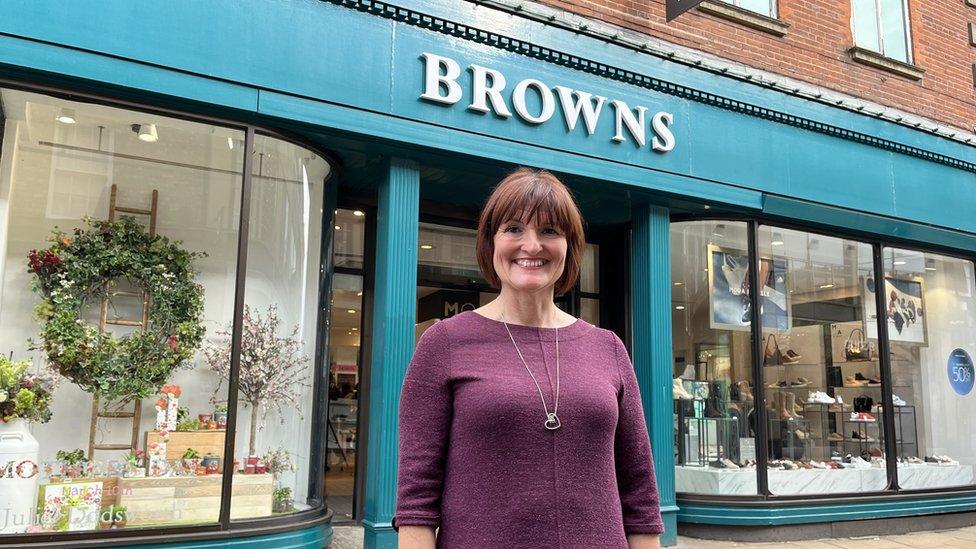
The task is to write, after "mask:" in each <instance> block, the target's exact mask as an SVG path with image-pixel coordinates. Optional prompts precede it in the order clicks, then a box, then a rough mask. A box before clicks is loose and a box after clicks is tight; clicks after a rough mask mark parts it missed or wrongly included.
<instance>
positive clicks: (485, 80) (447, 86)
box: [420, 52, 675, 153]
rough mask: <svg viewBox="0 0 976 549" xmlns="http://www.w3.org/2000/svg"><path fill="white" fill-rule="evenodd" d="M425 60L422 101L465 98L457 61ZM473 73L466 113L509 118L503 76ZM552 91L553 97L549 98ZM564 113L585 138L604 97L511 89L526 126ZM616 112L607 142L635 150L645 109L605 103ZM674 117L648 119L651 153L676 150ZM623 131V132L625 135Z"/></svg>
mask: <svg viewBox="0 0 976 549" xmlns="http://www.w3.org/2000/svg"><path fill="white" fill-rule="evenodd" d="M420 57H421V58H422V59H423V60H424V93H422V94H420V99H423V100H426V101H430V102H433V103H440V104H443V105H455V104H457V103H458V102H459V101H461V99H462V98H463V97H464V91H463V90H462V89H461V84H459V83H458V78H460V76H461V66H460V65H459V64H458V62H457V61H455V60H453V59H451V58H449V57H444V56H441V55H435V54H432V53H427V52H424V53H423V54H421V56H420ZM468 69H469V70H470V71H471V103H470V104H469V105H468V110H469V111H474V112H479V113H494V114H495V115H497V116H499V117H501V118H511V116H512V111H511V110H509V107H508V103H506V102H505V97H504V96H503V95H502V93H503V92H504V91H505V88H506V85H507V82H506V81H505V75H503V74H502V73H501V72H499V71H497V70H495V69H490V68H488V67H482V66H480V65H474V64H472V65H471V66H469V67H468ZM553 91H555V93H553ZM528 94H534V95H535V96H536V97H538V98H539V101H538V105H537V106H536V107H534V108H532V109H530V107H529V104H528V102H527V101H526V97H527V96H528ZM557 100H558V102H559V106H560V108H561V109H562V113H563V118H564V120H565V121H566V127H567V128H568V129H569V130H570V131H572V130H574V129H575V128H576V124H577V123H578V122H579V119H580V117H582V118H583V125H584V126H585V127H586V133H587V135H593V133H594V132H595V131H596V125H597V121H598V120H599V119H600V114H601V113H602V112H603V107H604V105H605V104H606V103H607V98H606V97H602V96H599V95H593V94H591V93H588V92H584V91H580V90H574V89H571V88H567V87H565V86H554V87H552V88H550V87H549V86H547V85H546V84H545V83H543V82H541V81H539V80H536V79H534V78H526V79H525V80H521V81H519V82H518V83H517V84H515V87H514V88H512V92H511V104H512V108H513V109H514V110H515V114H516V115H517V116H518V117H519V118H521V119H522V120H523V121H524V122H526V123H528V124H544V123H546V122H548V121H549V119H551V118H552V116H553V115H554V114H555V112H556V102H557ZM609 103H610V107H611V108H612V109H613V111H614V130H615V132H614V135H613V137H611V140H612V141H613V142H615V143H623V142H625V141H627V140H628V137H627V136H628V135H629V138H630V139H633V140H634V141H635V142H636V143H637V145H638V146H640V147H644V146H646V143H647V124H646V119H647V117H646V113H647V107H643V106H640V105H638V106H636V107H634V108H631V107H630V106H629V105H628V104H627V103H625V102H623V101H620V100H617V99H614V100H612V101H610V102H609ZM673 123H674V116H673V115H672V114H671V113H669V112H664V111H661V112H658V113H655V114H654V115H653V116H652V117H651V132H652V134H653V135H652V136H651V149H653V150H655V151H658V152H662V153H665V152H668V151H670V150H672V149H674V145H675V138H674V133H673V132H672V131H671V127H670V126H671V125H672V124H673ZM625 130H626V131H625Z"/></svg>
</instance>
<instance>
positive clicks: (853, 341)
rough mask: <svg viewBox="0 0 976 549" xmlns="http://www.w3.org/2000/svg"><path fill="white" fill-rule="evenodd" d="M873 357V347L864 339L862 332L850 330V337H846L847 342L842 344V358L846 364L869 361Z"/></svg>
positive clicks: (855, 329) (858, 329)
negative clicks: (845, 360)
mask: <svg viewBox="0 0 976 549" xmlns="http://www.w3.org/2000/svg"><path fill="white" fill-rule="evenodd" d="M873 356H874V345H873V344H871V343H869V342H868V340H867V338H865V337H864V331H863V330H861V329H860V328H854V329H853V330H851V335H849V336H847V342H846V343H844V358H845V359H847V361H848V362H855V361H859V360H871V359H872V358H873Z"/></svg>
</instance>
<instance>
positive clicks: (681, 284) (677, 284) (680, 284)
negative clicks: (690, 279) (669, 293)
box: [674, 282, 685, 286]
mask: <svg viewBox="0 0 976 549" xmlns="http://www.w3.org/2000/svg"><path fill="white" fill-rule="evenodd" d="M674 285H675V286H684V285H685V283H684V282H675V283H674Z"/></svg>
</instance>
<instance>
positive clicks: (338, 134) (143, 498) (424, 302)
mask: <svg viewBox="0 0 976 549" xmlns="http://www.w3.org/2000/svg"><path fill="white" fill-rule="evenodd" d="M15 4H16V6H14V5H8V6H4V14H3V17H2V18H0V105H2V111H0V115H2V116H0V121H2V128H3V132H2V148H0V226H2V227H3V228H2V231H0V341H2V342H4V346H3V348H2V349H0V350H2V351H3V353H2V354H3V355H4V356H5V357H12V359H13V362H11V361H10V360H9V359H8V360H6V362H4V363H3V366H4V368H6V369H7V372H8V373H7V374H5V375H6V378H5V377H4V376H0V381H2V382H3V383H5V384H6V385H7V386H5V387H2V389H3V391H5V395H6V396H7V398H5V399H0V411H2V412H3V413H4V415H5V416H6V417H8V418H10V419H14V418H22V419H30V420H33V423H31V424H30V426H29V427H25V425H26V424H25V422H24V421H17V420H15V421H10V422H8V423H6V424H4V426H3V429H5V432H0V434H5V435H9V436H6V438H3V439H2V440H3V444H0V458H3V459H0V463H8V462H10V463H8V464H7V465H6V466H5V471H6V472H5V474H4V478H3V479H0V482H3V483H5V486H4V489H3V490H0V493H2V494H3V495H2V496H0V498H6V499H5V500H4V501H3V502H2V506H3V507H4V508H3V509H0V512H2V513H3V516H4V517H6V518H5V520H4V521H3V523H2V524H0V527H2V530H0V531H2V532H3V533H2V536H0V542H4V543H6V542H8V541H9V542H11V543H13V544H15V545H17V546H29V547H33V546H37V547H43V546H52V547H69V546H70V547H85V546H93V545H95V544H102V545H104V544H106V543H109V544H113V545H119V546H133V547H135V546H138V545H140V544H146V543H155V544H160V543H163V544H166V545H167V546H171V547H208V546H212V544H213V543H214V540H222V541H221V542H222V543H223V542H225V541H226V540H227V539H230V538H234V539H235V540H237V541H238V542H239V543H240V544H241V545H240V546H241V547H270V546H281V545H285V544H287V545H288V546H292V547H309V548H312V547H321V546H323V545H324V544H326V543H328V540H329V539H330V538H331V525H332V524H340V523H354V522H358V523H361V524H362V525H363V526H364V527H365V530H366V540H367V546H369V547H395V533H394V532H393V530H392V527H391V526H390V519H391V517H392V515H393V509H394V503H395V501H394V500H395V478H396V445H397V439H396V435H395V433H396V428H395V427H396V423H397V403H398V396H399V389H400V385H401V383H402V379H403V374H404V372H405V369H406V365H407V363H408V362H409V358H410V356H411V354H412V349H413V345H414V342H415V340H416V338H417V337H419V335H420V333H422V331H423V330H424V329H425V328H426V327H427V326H429V325H430V324H431V323H433V322H434V321H436V319H439V318H445V317H448V316H451V315H453V314H456V313H457V312H460V311H464V310H468V309H471V308H474V307H477V306H478V305H479V304H481V303H484V302H485V301H486V300H490V299H491V296H492V292H493V289H492V288H491V287H489V286H488V285H487V284H485V282H484V280H483V279H482V277H481V276H480V274H479V272H478V269H477V263H476V261H475V256H474V238H473V235H474V226H475V220H476V216H477V212H478V209H479V207H480V205H481V203H482V202H483V200H484V198H485V197H486V196H487V194H488V193H489V191H490V189H491V186H492V185H493V184H494V183H495V182H497V181H498V180H499V179H500V178H501V177H502V176H503V175H504V174H505V173H507V172H508V171H510V170H511V169H512V168H513V167H515V166H518V165H529V166H535V167H540V168H545V169H549V170H552V171H554V172H556V173H558V174H559V175H560V177H562V178H563V179H564V180H565V181H566V182H567V184H568V185H570V187H571V188H572V190H573V192H574V193H575V194H576V196H577V199H578V201H579V203H580V206H581V209H582V211H583V214H584V216H585V218H586V220H587V242H588V245H587V248H586V256H585V257H584V262H583V263H584V265H583V271H582V277H581V281H580V283H579V285H578V286H577V288H576V289H574V290H573V291H572V292H570V293H569V294H567V295H566V296H562V297H561V298H560V299H559V304H560V306H561V307H564V308H565V309H566V310H568V311H570V312H571V313H573V314H576V315H579V316H581V317H582V318H584V319H586V320H587V321H589V322H591V323H593V324H597V325H600V326H602V327H605V328H609V329H613V330H615V331H617V332H618V333H619V334H620V335H621V336H622V337H623V338H624V341H626V342H627V343H628V346H629V347H630V350H631V354H632V357H633V360H634V364H635V368H636V370H637V375H638V379H639V381H640V383H641V386H642V390H643V391H644V406H645V410H646V416H647V417H648V427H649V431H650V434H651V442H652V446H653V449H654V452H655V467H656V471H657V475H658V483H659V487H660V488H661V490H662V505H663V510H664V514H665V517H666V523H667V525H668V534H667V536H666V541H667V540H673V539H674V535H675V531H676V530H675V526H676V524H677V522H679V521H680V522H683V523H688V524H705V525H708V524H712V525H734V526H776V525H791V524H820V523H829V522H834V521H850V520H857V519H879V518H894V517H906V516H917V515H929V514H938V513H948V512H965V511H973V510H976V479H974V475H973V470H974V466H976V460H974V458H973V457H972V456H973V455H974V452H973V449H974V448H973V444H972V442H971V440H970V438H969V433H970V431H971V430H972V428H971V425H970V422H971V419H970V416H972V415H973V414H972V412H973V411H976V404H974V401H973V400H972V399H973V398H976V397H974V396H973V394H972V386H973V363H972V359H971V357H972V355H973V354H974V353H976V340H974V334H976V301H974V300H976V295H974V286H976V279H974V277H976V269H974V265H973V259H974V257H976V253H974V252H976V238H974V233H976V223H973V222H972V221H971V216H969V215H967V214H968V212H970V211H971V210H972V209H973V206H974V204H973V199H972V196H973V193H972V192H971V189H970V188H969V186H970V185H972V184H973V183H974V181H976V179H974V173H976V153H974V150H973V148H972V147H971V145H970V144H969V143H967V142H965V141H963V139H965V137H958V136H955V135H952V136H950V135H948V134H945V133H943V134H937V133H936V132H933V131H929V130H927V129H926V128H925V127H924V126H916V125H908V124H907V123H906V121H898V120H894V119H893V118H891V117H886V116H885V114H884V113H881V112H877V113H874V112H871V110H870V109H867V110H863V109H862V111H858V110H856V109H850V108H847V107H846V106H845V105H844V104H842V103H843V102H840V103H838V102H837V101H835V100H830V101H828V100H827V99H826V98H825V97H822V98H821V97H816V96H815V95H814V94H809V93H807V92H806V91H804V90H799V89H788V88H785V87H774V86H770V85H768V83H763V82H762V81H758V80H757V79H753V78H745V77H744V76H743V75H741V74H738V73H736V71H735V70H731V71H726V72H724V73H723V72H715V71H710V70H705V69H703V68H701V67H699V66H698V64H696V63H694V62H693V61H691V60H687V59H682V58H681V56H680V55H679V56H671V57H669V56H667V55H652V54H650V53H648V51H646V50H648V47H647V46H646V45H645V46H644V47H642V46H641V43H640V42H639V41H637V40H636V39H635V38H634V37H627V36H609V35H607V36H597V35H596V34H595V33H594V32H592V29H590V30H587V29H583V28H577V29H575V30H573V31H570V30H567V29H565V28H561V27H558V26H555V25H551V24H546V23H545V22H540V21H535V20H530V19H526V18H523V17H521V16H519V15H518V14H510V13H505V12H501V11H495V10H492V9H488V8H486V7H483V6H480V5H478V4H475V3H456V2H436V3H430V2H417V1H413V0H404V1H403V2H402V3H401V4H399V5H390V4H386V3H383V2H376V1H368V0H362V1H360V0H330V1H311V0H289V1H287V2H277V3H269V2H245V3H243V4H242V3H241V2H239V1H238V2H230V1H225V2H207V3H184V4H181V5H179V7H177V8H174V7H173V6H172V5H164V4H160V5H141V6H132V5H131V4H130V3H126V2H110V3H94V2H92V3H86V2H75V3H71V4H70V5H64V4H63V3H58V2H38V1H30V2H27V1H22V2H16V3H15ZM94 14H97V15H94ZM79 22H84V24H79ZM130 216H131V217H132V218H135V220H136V223H131V222H129V221H127V220H126V219H127V218H128V217H130ZM88 218H91V221H86V219H88ZM76 229H77V230H76ZM58 231H60V232H58ZM52 235H53V236H52ZM120 235H121V236H120ZM154 235H155V236H154ZM157 237H165V240H163V239H161V238H157ZM147 243H148V244H147ZM143 244H145V245H143ZM140 246H141V247H140ZM750 266H751V267H752V268H750ZM753 288H759V291H752V289H753ZM72 315H73V316H72ZM100 333H109V334H111V336H100V335H99V334H100ZM140 334H143V335H140ZM145 334H151V337H148V338H147V337H145ZM140 342H141V343H140ZM19 360H28V361H31V362H32V364H33V367H32V369H31V370H30V371H31V372H34V371H35V370H36V368H37V367H39V366H41V365H43V364H46V363H50V364H52V365H53V366H54V367H55V369H56V370H57V371H59V372H60V373H61V374H62V375H63V377H62V379H61V380H60V382H59V384H58V385H57V387H56V388H55V387H52V386H51V380H49V379H48V378H47V377H46V376H45V375H44V374H42V375H40V377H32V374H27V373H21V372H19V370H17V366H16V364H17V361H19ZM52 379H53V378H52ZM164 386H165V387H164ZM21 391H27V392H28V393H30V395H27V394H26V393H25V394H24V396H19V398H18V395H19V393H20V392H21ZM103 397H104V398H103ZM127 397H128V398H127ZM113 399H114V402H115V403H114V404H113V403H111V402H110V403H109V405H108V408H107V409H106V408H105V405H106V404H105V402H106V400H109V401H112V400H113ZM120 401H123V402H124V405H121V406H119V405H118V403H119V402H120ZM5 402H6V403H8V404H7V406H6V407H3V406H4V403H5ZM134 402H138V403H139V404H138V405H135V404H134ZM10 403H13V404H10ZM566 405H571V404H566ZM227 433H234V436H226V434H227ZM12 441H16V443H17V444H16V445H15V444H14V442H12ZM138 451H142V452H144V453H145V454H147V455H144V456H140V455H139V452H138ZM8 458H9V459H8ZM8 486H9V488H10V489H9V490H8V489H7V487H8ZM556 512H557V513H558V512H559V510H558V509H557V510H556Z"/></svg>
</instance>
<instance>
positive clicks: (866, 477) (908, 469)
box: [674, 464, 973, 496]
mask: <svg viewBox="0 0 976 549" xmlns="http://www.w3.org/2000/svg"><path fill="white" fill-rule="evenodd" d="M674 473H675V475H674V484H675V490H676V491H677V492H684V493H690V494H721V495H730V496H748V495H753V496H754V495H756V494H757V490H758V488H757V483H756V470H755V469H717V468H714V467H694V466H691V467H689V466H680V465H679V466H677V467H675V471H674ZM767 478H768V482H769V491H770V492H771V493H773V494H777V495H812V494H842V493H856V492H880V491H882V490H884V489H885V486H887V484H888V479H887V472H886V470H885V469H884V468H881V467H872V468H870V469H796V470H792V471H787V470H785V469H770V470H768V475H767ZM898 482H899V484H900V485H901V487H902V488H905V489H922V488H942V487H948V486H963V485H970V484H972V483H973V467H972V466H971V465H909V464H905V465H900V466H899V467H898Z"/></svg>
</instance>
